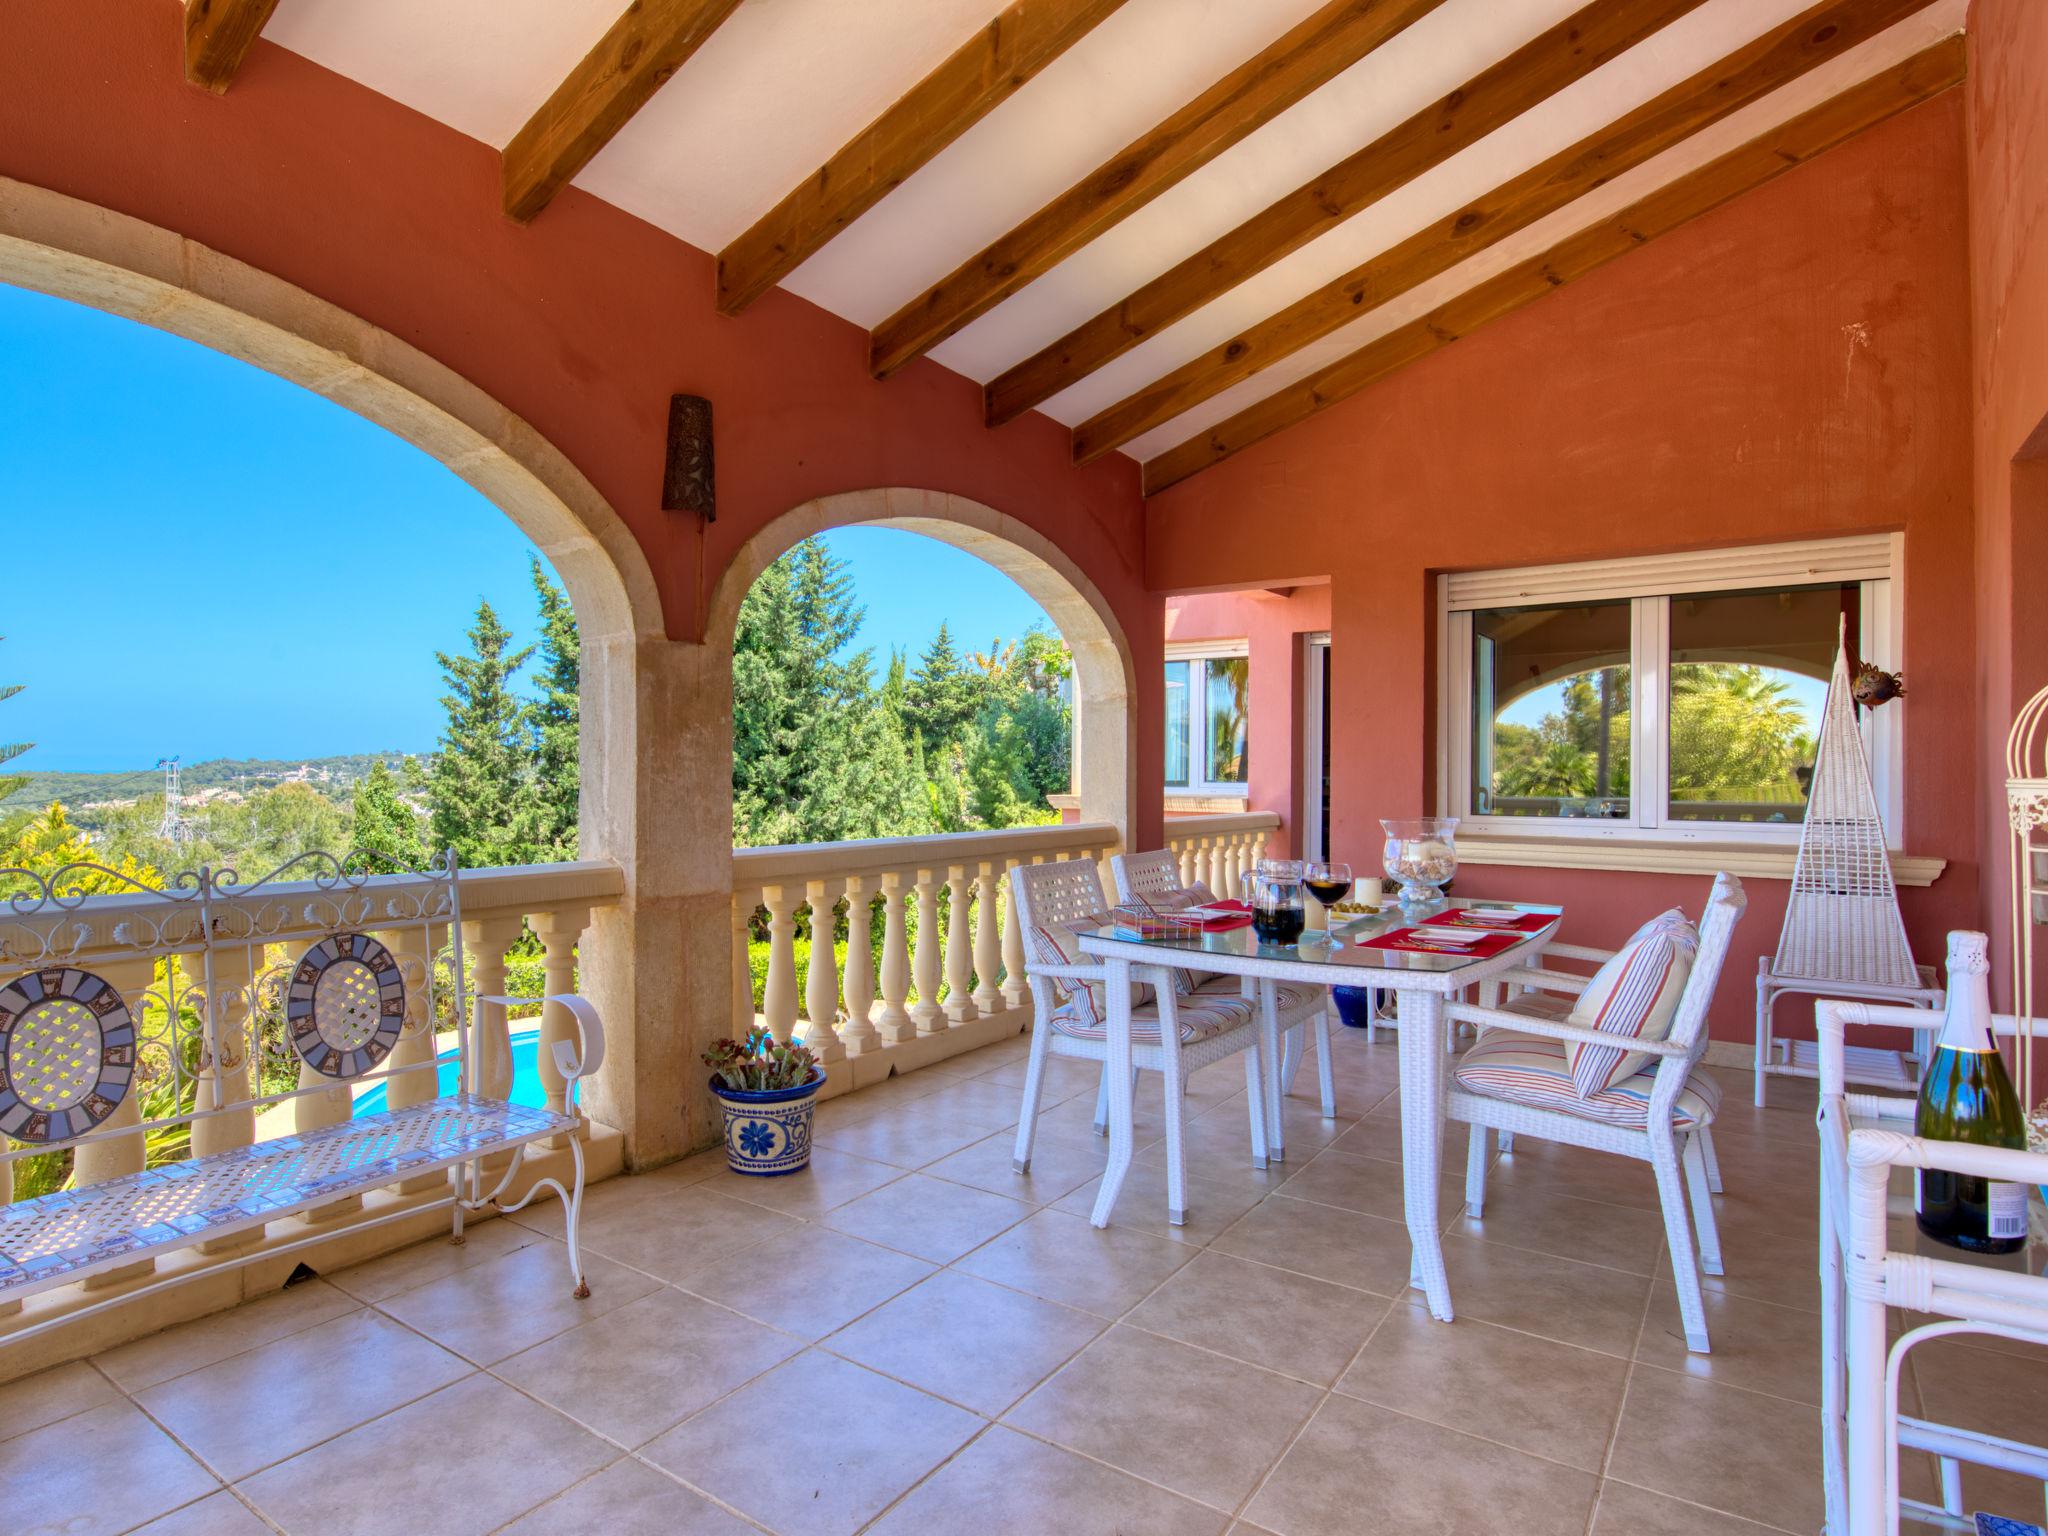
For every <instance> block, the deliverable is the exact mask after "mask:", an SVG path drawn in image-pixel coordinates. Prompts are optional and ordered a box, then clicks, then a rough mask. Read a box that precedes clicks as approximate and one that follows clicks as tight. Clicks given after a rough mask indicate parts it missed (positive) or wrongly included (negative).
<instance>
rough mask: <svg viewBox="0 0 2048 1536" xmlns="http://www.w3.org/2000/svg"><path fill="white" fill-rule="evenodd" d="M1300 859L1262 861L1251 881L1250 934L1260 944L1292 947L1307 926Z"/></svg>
mask: <svg viewBox="0 0 2048 1536" xmlns="http://www.w3.org/2000/svg"><path fill="white" fill-rule="evenodd" d="M1301 871H1302V865H1301V860H1299V859H1261V860H1260V861H1259V867H1258V870H1257V872H1256V873H1254V874H1253V875H1252V878H1251V896H1252V932H1254V933H1255V934H1257V935H1258V937H1259V942H1260V943H1261V944H1292V943H1294V942H1295V941H1296V940H1298V939H1299V938H1300V937H1301V931H1302V929H1303V928H1305V927H1306V926H1307V925H1308V910H1307V905H1306V902H1305V900H1304V888H1303V885H1302V878H1301Z"/></svg>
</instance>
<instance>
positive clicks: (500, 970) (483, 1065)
mask: <svg viewBox="0 0 2048 1536" xmlns="http://www.w3.org/2000/svg"><path fill="white" fill-rule="evenodd" d="M522 926H523V925H522V923H521V922H520V920H519V919H518V918H516V917H487V918H484V919H482V920H480V921H477V922H469V921H465V922H464V923H463V925H462V947H463V950H464V952H465V953H466V954H467V956H468V958H469V978H470V994H469V995H470V996H471V997H472V998H477V997H491V996H499V997H502V996H503V995H504V993H505V951H506V950H507V949H508V948H510V947H511V945H512V941H513V940H515V939H517V938H518V937H519V932H520V929H521V927H522ZM470 1013H471V1020H472V1022H473V1024H474V1026H475V1029H476V1033H475V1035H474V1036H473V1037H472V1038H471V1040H470V1042H469V1048H470V1060H471V1063H472V1068H471V1072H472V1086H471V1088H470V1092H472V1093H476V1094H480V1095H482V1096H483V1097H484V1098H487V1099H510V1098H511V1097H512V1025H511V1022H510V1020H509V1019H508V1018H507V1017H506V1013H505V1005H504V1004H503V1003H486V1004H484V1005H483V1006H482V1007H481V1008H478V1007H476V1006H475V1005H474V1004H472V1005H471V1010H470ZM512 1156H513V1154H512V1153H510V1152H493V1153H492V1154H490V1156H488V1157H486V1158H484V1159H483V1160H482V1162H483V1171H484V1173H485V1174H486V1175H495V1174H498V1173H501V1172H502V1171H503V1170H504V1169H505V1167H506V1165H507V1164H509V1163H510V1162H511V1161H512ZM490 1182H491V1181H490V1180H489V1179H487V1180H486V1182H485V1184H484V1188H485V1189H488V1188H489V1187H490Z"/></svg>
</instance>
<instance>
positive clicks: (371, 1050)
mask: <svg viewBox="0 0 2048 1536" xmlns="http://www.w3.org/2000/svg"><path fill="white" fill-rule="evenodd" d="M284 1020H285V1032H286V1034H287V1035H288V1036H289V1037H290V1039H291V1042H292V1049H293V1050H295V1051H297V1052H298V1053H299V1057H300V1059H301V1060H303V1061H304V1062H305V1063H306V1065H307V1066H309V1067H311V1068H312V1069H313V1070H314V1071H315V1072H318V1073H320V1074H321V1075H322V1076H325V1077H341V1078H349V1077H360V1076H362V1075H363V1073H365V1072H367V1071H369V1070H370V1069H371V1068H372V1067H374V1066H376V1065H377V1064H378V1063H379V1062H380V1061H382V1060H383V1059H384V1058H385V1057H386V1056H389V1055H390V1054H391V1048H392V1047H393V1046H394V1045H396V1044H398V1034H399V1031H400V1030H402V1029H403V1028H404V1027H405V976H404V974H403V973H402V972H400V970H399V968H398V961H397V960H396V959H394V958H393V957H392V954H391V951H390V950H388V949H386V948H385V947H384V946H383V945H382V944H379V943H378V942H377V941H376V940H375V939H373V938H371V937H370V936H369V935H368V934H366V933H337V934H335V935H334V936H333V937H332V938H326V939H322V940H321V941H320V942H319V943H318V944H315V945H314V946H313V947H312V948H311V949H309V950H307V951H306V952H305V954H303V955H301V956H300V957H299V963H298V966H297V967H296V968H295V969H294V970H293V972H292V980H291V987H290V989H289V990H288V991H287V993H286V994H285V1005H284Z"/></svg>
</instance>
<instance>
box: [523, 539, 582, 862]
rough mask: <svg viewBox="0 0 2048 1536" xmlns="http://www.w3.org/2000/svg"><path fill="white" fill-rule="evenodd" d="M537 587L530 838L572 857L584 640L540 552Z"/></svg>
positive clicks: (529, 716) (555, 854)
mask: <svg viewBox="0 0 2048 1536" xmlns="http://www.w3.org/2000/svg"><path fill="white" fill-rule="evenodd" d="M533 590H534V595H535V596H536V597H537V598H538V599H539V601H540V664H539V666H538V668H537V670H536V672H535V674H534V697H533V699H532V701H531V702H530V703H528V704H527V706H526V726H527V730H528V731H529V732H530V733H531V735H532V738H533V754H534V765H533V816H532V824H531V832H530V838H529V840H530V841H531V842H532V843H533V844H534V845H535V846H536V847H537V848H538V849H539V855H538V856H539V857H541V858H543V859H573V858H575V857H576V825H577V816H578V809H579V806H580V801H581V780H580V777H579V775H580V767H579V763H578V756H579V752H578V736H579V733H580V730H581V723H582V720H581V709H580V703H579V692H578V689H579V685H580V683H581V681H582V667H583V662H582V656H583V648H582V639H581V636H580V635H579V634H578V632H577V628H576V610H575V609H573V608H572V607H570V606H569V599H568V596H567V594H565V593H564V592H563V591H562V589H561V588H560V587H557V586H556V585H555V584H554V583H553V582H552V581H550V580H548V575H547V570H546V568H545V567H544V566H543V565H542V564H541V562H540V559H539V557H538V556H536V557H535V558H534V562H533Z"/></svg>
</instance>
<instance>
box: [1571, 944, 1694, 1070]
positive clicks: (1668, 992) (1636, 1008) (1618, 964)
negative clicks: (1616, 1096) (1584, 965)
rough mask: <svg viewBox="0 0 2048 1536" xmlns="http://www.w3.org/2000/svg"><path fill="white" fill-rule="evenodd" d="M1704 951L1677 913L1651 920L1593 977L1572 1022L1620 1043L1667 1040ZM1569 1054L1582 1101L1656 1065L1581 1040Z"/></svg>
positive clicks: (1618, 1049) (1641, 1057)
mask: <svg viewBox="0 0 2048 1536" xmlns="http://www.w3.org/2000/svg"><path fill="white" fill-rule="evenodd" d="M1699 947H1700V936H1699V932H1698V930H1697V929H1695V928H1694V927H1693V925H1692V924H1691V923H1690V922H1688V921H1687V920H1686V916H1685V914H1684V913H1683V912H1681V911H1679V910H1678V908H1676V907H1673V908H1672V909H1671V910H1670V911H1669V912H1665V913H1662V914H1660V915H1659V916H1657V917H1653V918H1651V919H1650V920H1649V921H1648V922H1647V923H1645V924H1643V926H1642V927H1640V928H1638V929H1637V930H1636V931H1635V934H1634V936H1633V937H1631V938H1630V939H1629V941H1628V942H1627V943H1626V944H1624V945H1622V946H1621V948H1620V949H1619V950H1618V951H1616V953H1615V955H1614V958H1613V959H1611V960H1609V961H1608V962H1607V963H1606V964H1605V965H1603V966H1601V967H1600V969H1599V970H1598V971H1597V972H1596V973H1595V974H1594V976H1593V980H1592V982H1591V983H1590V984H1589V985H1588V986H1587V988H1586V990H1585V991H1584V992H1581V993H1580V994H1579V1001H1578V1004H1577V1006H1576V1007H1574V1008H1573V1009H1572V1011H1571V1020H1570V1021H1571V1022H1572V1023H1574V1024H1576V1025H1578V1026H1579V1027H1580V1028H1581V1029H1597V1030H1598V1031H1599V1032H1600V1033H1601V1034H1603V1035H1613V1036H1615V1037H1616V1038H1617V1039H1625V1040H1662V1039H1663V1038H1664V1037H1665V1036H1666V1035H1668V1034H1670V1033H1671V1020H1672V1018H1673V1016H1674V1015H1676V1014H1677V1012H1678V999H1679V997H1680V996H1681V995H1682V994H1683V993H1684V991H1685V981H1686V978H1687V977H1688V976H1690V975H1691V974H1692V961H1693V956H1694V955H1695V954H1696V953H1698V951H1699ZM1565 1054H1566V1057H1567V1059H1568V1060H1569V1062H1570V1064H1571V1073H1572V1087H1573V1088H1574V1089H1575V1090H1576V1091H1577V1093H1578V1095H1579V1097H1580V1098H1582V1099H1590V1098H1591V1097H1593V1095H1594V1094H1596V1093H1603V1092H1605V1091H1606V1090H1607V1089H1609V1088H1612V1087H1613V1086H1614V1085H1615V1084H1616V1083H1619V1082H1622V1081H1624V1080H1625V1079H1627V1078H1630V1077H1633V1076H1634V1075H1635V1074H1636V1073H1638V1072H1640V1071H1641V1070H1642V1069H1643V1068H1644V1067H1645V1066H1647V1065H1648V1064H1649V1063H1650V1060H1651V1058H1650V1056H1649V1055H1648V1054H1647V1053H1646V1052H1643V1051H1630V1050H1625V1049H1623V1048H1622V1047H1621V1046H1618V1045H1586V1044H1584V1043H1583V1042H1580V1041H1572V1042H1571V1043H1570V1044H1569V1045H1568V1046H1567V1047H1566V1052H1565Z"/></svg>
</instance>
